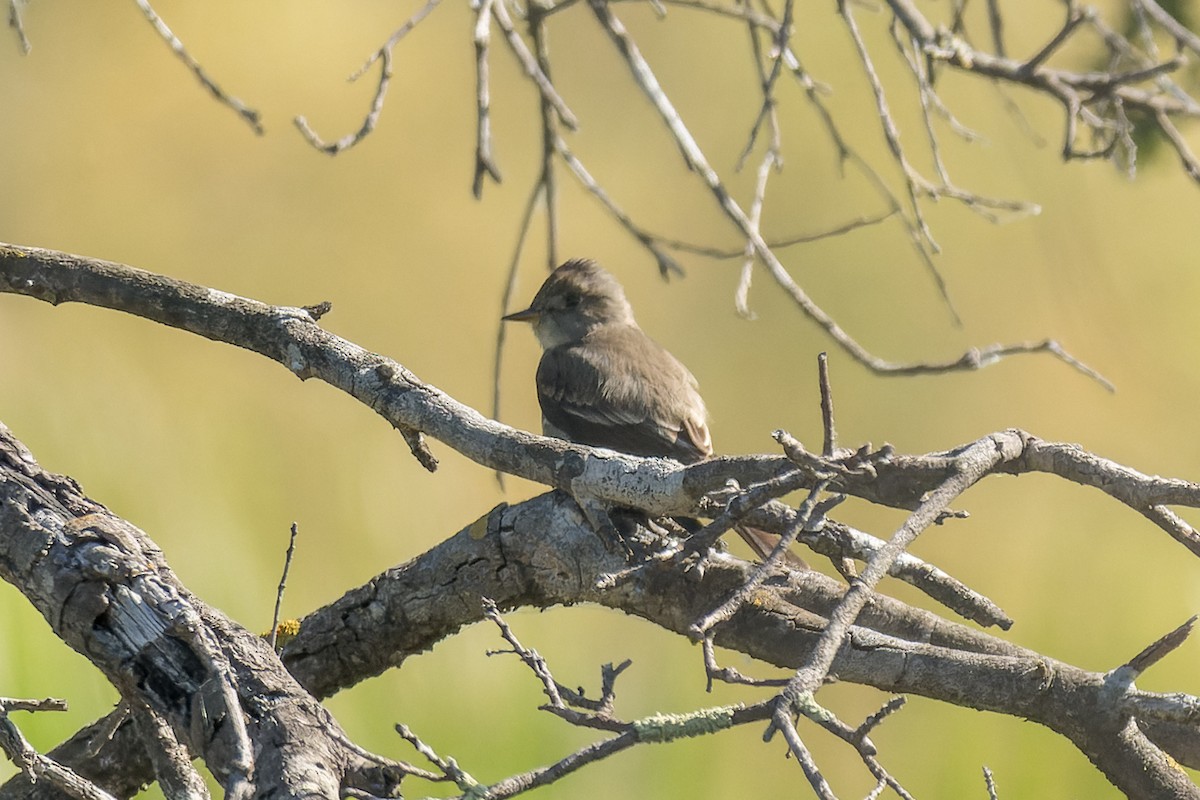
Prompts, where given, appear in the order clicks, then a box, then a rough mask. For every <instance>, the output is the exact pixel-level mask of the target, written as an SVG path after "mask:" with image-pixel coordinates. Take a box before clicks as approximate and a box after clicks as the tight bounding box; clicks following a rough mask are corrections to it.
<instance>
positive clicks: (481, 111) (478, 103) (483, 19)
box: [471, 0, 503, 200]
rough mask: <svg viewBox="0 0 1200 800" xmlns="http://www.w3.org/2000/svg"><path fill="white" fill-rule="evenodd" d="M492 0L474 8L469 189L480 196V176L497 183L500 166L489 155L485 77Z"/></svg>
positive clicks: (489, 121)
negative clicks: (472, 149)
mask: <svg viewBox="0 0 1200 800" xmlns="http://www.w3.org/2000/svg"><path fill="white" fill-rule="evenodd" d="M501 3H503V0H501ZM494 5H495V2H494V0H479V2H478V5H477V6H476V8H475V37H474V41H475V120H476V126H475V131H476V135H475V177H474V178H473V179H472V181H471V193H472V194H473V195H475V199H476V200H478V199H479V198H480V197H482V196H483V179H484V177H489V178H491V179H492V180H493V181H495V182H496V183H500V169H499V167H497V166H496V162H495V161H494V160H493V159H492V117H491V86H490V81H489V78H488V43H489V40H490V38H491V37H490V30H491V23H492V7H493V6H494Z"/></svg>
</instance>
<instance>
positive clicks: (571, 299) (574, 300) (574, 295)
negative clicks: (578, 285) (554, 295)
mask: <svg viewBox="0 0 1200 800" xmlns="http://www.w3.org/2000/svg"><path fill="white" fill-rule="evenodd" d="M579 301H580V297H579V293H578V292H567V293H566V294H565V295H563V307H564V308H574V307H575V306H577V305H579Z"/></svg>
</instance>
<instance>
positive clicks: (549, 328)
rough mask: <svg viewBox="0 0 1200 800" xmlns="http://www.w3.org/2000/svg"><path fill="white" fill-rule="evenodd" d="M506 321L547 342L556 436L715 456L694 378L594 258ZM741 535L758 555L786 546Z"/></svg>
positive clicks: (550, 282)
mask: <svg viewBox="0 0 1200 800" xmlns="http://www.w3.org/2000/svg"><path fill="white" fill-rule="evenodd" d="M504 319H505V320H510V321H519V322H530V323H532V324H533V332H534V335H536V336H537V339H538V343H539V344H541V346H542V360H541V361H540V362H539V363H538V369H537V395H538V403H539V405H541V407H542V430H543V432H544V433H545V434H546V435H547V436H554V437H557V438H559V439H567V440H568V441H572V442H578V443H580V444H587V445H592V446H595V447H607V448H610V449H612V450H618V451H620V452H622V453H630V454H632V455H639V456H666V457H668V458H673V459H675V460H677V461H680V462H682V463H684V464H690V463H693V462H696V461H703V460H704V459H706V458H708V457H709V456H711V455H712V454H713V446H712V437H711V436H710V435H709V432H708V422H707V416H708V414H707V411H706V410H705V408H704V400H702V399H701V397H700V391H699V389H698V386H697V383H696V379H695V377H693V376H692V373H690V372H688V370H687V368H686V367H685V366H683V364H681V363H679V361H678V360H677V359H676V358H675V357H674V356H673V355H671V354H670V353H669V352H667V350H666V349H664V348H663V347H662V346H661V345H659V344H658V343H657V342H655V341H654V340H653V339H651V338H650V337H649V336H647V335H646V334H645V333H644V332H643V331H642V329H641V328H639V327H638V324H637V322H636V321H635V320H634V318H633V308H632V307H631V306H630V305H629V301H628V300H626V299H625V291H624V290H623V289H622V288H621V284H619V283H618V282H617V280H616V278H614V277H613V276H612V275H610V274H609V273H608V272H606V271H605V270H604V269H602V268H601V267H600V266H599V265H598V264H596V263H595V262H594V261H588V260H585V259H575V260H572V261H568V262H566V263H565V264H563V265H562V266H560V267H559V268H558V269H556V270H554V272H552V273H550V277H548V278H547V279H546V282H545V283H543V284H542V287H541V288H540V289H538V292H537V294H536V295H535V296H534V298H533V302H532V303H530V305H529V308H527V309H525V310H524V311H518V312H516V313H514V314H509V315H508V316H506V317H504ZM737 532H738V534H739V535H741V537H742V538H743V539H744V540H745V541H746V543H747V544H749V545H750V547H751V548H752V549H753V550H754V552H755V554H757V555H758V557H759V558H766V556H767V554H769V553H770V552H771V549H772V548H773V546H774V542H775V541H777V537H773V536H772V534H769V533H766V532H765V531H760V530H757V529H753V528H743V527H740V526H739V527H738V528H737ZM793 563H794V564H798V563H802V562H800V561H799V559H793Z"/></svg>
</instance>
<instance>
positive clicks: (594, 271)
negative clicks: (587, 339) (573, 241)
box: [504, 259, 634, 349]
mask: <svg viewBox="0 0 1200 800" xmlns="http://www.w3.org/2000/svg"><path fill="white" fill-rule="evenodd" d="M504 319H506V320H510V321H516V322H531V323H533V332H534V334H535V335H536V336H537V338H538V342H539V343H540V344H541V345H542V348H543V349H549V348H551V347H557V346H558V345H563V344H570V343H572V342H578V341H580V340H581V339H583V337H584V336H586V335H587V334H588V333H589V332H590V331H592V330H593V329H595V328H597V327H599V326H601V325H610V324H618V325H620V324H624V325H632V324H634V319H633V308H632V307H630V305H629V301H628V300H626V299H625V291H624V290H623V289H622V288H621V284H619V283H617V279H616V278H614V277H613V276H612V275H610V274H609V273H608V272H607V271H606V270H604V269H603V268H602V267H601V266H600V265H599V264H597V263H596V262H594V261H588V260H585V259H574V260H571V261H568V262H566V263H565V264H563V265H562V266H560V267H558V268H557V269H556V270H554V272H551V273H550V277H548V278H546V282H545V283H543V284H542V288H540V289H538V292H537V294H536V295H534V297H533V302H532V303H530V304H529V308H527V309H525V310H524V311H518V312H516V313H514V314H509V315H508V316H506V317H504Z"/></svg>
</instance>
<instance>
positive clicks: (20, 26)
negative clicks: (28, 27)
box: [8, 0, 33, 56]
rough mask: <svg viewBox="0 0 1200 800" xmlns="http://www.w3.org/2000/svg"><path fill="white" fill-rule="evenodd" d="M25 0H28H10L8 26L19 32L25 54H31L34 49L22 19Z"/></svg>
mask: <svg viewBox="0 0 1200 800" xmlns="http://www.w3.org/2000/svg"><path fill="white" fill-rule="evenodd" d="M25 2H26V0H8V27H10V28H12V29H13V32H14V33H16V34H17V42H18V43H19V44H20V45H21V55H23V56H27V55H29V51H30V50H32V49H33V45H31V44H30V43H29V37H27V36H26V35H25V24H24V23H23V22H22V21H21V6H23V5H25Z"/></svg>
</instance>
